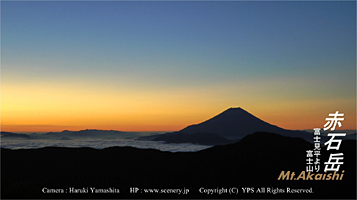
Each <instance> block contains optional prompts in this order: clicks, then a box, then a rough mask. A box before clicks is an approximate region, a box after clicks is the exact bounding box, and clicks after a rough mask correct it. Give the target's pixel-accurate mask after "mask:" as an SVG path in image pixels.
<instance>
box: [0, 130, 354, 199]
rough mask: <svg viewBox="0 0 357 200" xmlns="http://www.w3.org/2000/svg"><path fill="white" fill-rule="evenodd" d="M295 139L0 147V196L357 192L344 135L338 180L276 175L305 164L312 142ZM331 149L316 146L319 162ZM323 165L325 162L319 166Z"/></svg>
mask: <svg viewBox="0 0 357 200" xmlns="http://www.w3.org/2000/svg"><path fill="white" fill-rule="evenodd" d="M313 148H314V146H313V144H310V143H308V142H306V141H304V140H302V139H299V138H290V137H284V136H281V135H277V134H272V133H262V132H258V133H254V134H251V135H248V136H246V137H245V138H243V139H242V140H241V141H239V142H237V143H234V144H229V145H225V146H215V147H212V148H209V149H206V150H202V151H199V152H191V153H171V152H161V151H158V150H152V149H136V148H131V147H111V148H106V149H102V150H97V149H92V148H55V147H47V148H41V149H30V150H8V149H1V161H2V165H1V167H2V170H1V197H2V198H45V199H50V198H57V199H58V198H59V199H62V198H72V199H78V198H110V199H119V198H131V199H137V198H152V199H158V198H165V199H167V198H170V199H171V198H185V199H192V198H200V199H207V198H213V199H218V198H219V199H221V198H232V199H237V198H243V199H247V198H253V199H259V198H264V199H269V198H273V199H290V198H297V199H318V198H324V199H327V198H328V199H331V198H335V199H347V198H349V199H355V198H356V143H355V141H343V142H342V144H341V147H340V150H339V152H343V153H344V164H343V165H342V166H341V169H340V171H341V170H344V171H345V172H344V177H343V179H342V180H340V181H318V180H306V181H303V180H299V181H287V180H284V181H282V180H277V178H278V177H279V175H280V173H281V171H294V172H295V173H300V172H301V171H305V169H306V150H310V149H313ZM329 154H330V152H327V151H326V150H325V149H322V150H321V157H320V158H321V163H323V162H326V161H327V159H328V156H329ZM322 167H323V166H322ZM43 187H47V188H64V189H66V188H67V189H68V188H69V187H75V188H83V187H96V188H108V187H115V188H119V189H120V191H121V193H120V194H68V193H67V194H43V193H42V192H41V190H42V188H43ZM130 187H138V188H141V189H144V188H187V189H189V190H190V193H189V194H188V195H187V196H183V195H175V194H144V193H140V192H139V193H138V194H130V193H129V191H130ZM201 187H204V188H212V189H215V188H217V187H219V188H221V187H224V188H231V187H237V188H240V193H239V194H238V195H229V194H222V195H218V194H214V195H206V194H201V193H199V189H200V188H201ZM241 187H254V188H255V189H257V188H258V187H265V188H268V187H269V188H284V189H286V187H290V188H295V189H309V188H311V187H312V188H313V191H314V193H312V194H276V195H273V194H267V193H265V194H261V193H254V194H244V193H243V192H242V190H241Z"/></svg>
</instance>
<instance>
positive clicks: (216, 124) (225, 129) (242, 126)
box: [179, 108, 305, 139]
mask: <svg viewBox="0 0 357 200" xmlns="http://www.w3.org/2000/svg"><path fill="white" fill-rule="evenodd" d="M259 131H264V132H271V133H277V134H281V135H285V136H292V137H294V136H297V137H299V136H298V134H304V133H305V132H302V131H291V130H286V129H283V128H280V127H278V126H275V125H271V124H269V123H267V122H265V121H263V120H261V119H259V118H257V117H255V116H254V115H252V114H250V113H249V112H247V111H245V110H244V109H242V108H229V109H228V110H226V111H224V112H222V113H221V114H219V115H217V116H215V117H213V118H211V119H209V120H207V121H205V122H202V123H200V124H195V125H190V126H188V127H186V128H184V129H182V130H180V131H179V132H181V133H188V134H192V133H198V132H207V133H213V134H217V135H219V136H222V137H225V138H228V139H241V138H243V137H245V136H246V135H249V134H252V133H255V132H259Z"/></svg>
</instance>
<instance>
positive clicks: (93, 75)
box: [1, 1, 356, 132]
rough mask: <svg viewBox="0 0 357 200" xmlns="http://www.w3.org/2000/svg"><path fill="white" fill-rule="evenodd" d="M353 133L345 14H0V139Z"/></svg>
mask: <svg viewBox="0 0 357 200" xmlns="http://www.w3.org/2000/svg"><path fill="white" fill-rule="evenodd" d="M230 107H241V108H243V109H245V110H246V111H248V112H250V113H251V114H253V115H255V116H257V117H259V118H260V119H262V120H264V121H266V122H268V123H271V124H274V125H277V126H279V127H282V128H286V129H312V128H315V127H322V126H323V125H324V124H325V118H326V117H328V114H329V113H334V112H335V111H337V110H338V111H340V113H344V114H345V121H344V122H343V123H342V125H343V127H342V128H343V129H356V2H354V1H351V2H346V1H345V2H328V1H323V2H310V1H303V2H288V1H275V2H241V1H237V2H234V1H229V2H214V1H213V2H212V1H197V2H189V1H184V2H160V1H158V2H150V1H149V2H145V1H139V2H122V1H109V2H96V1H82V2H81V1H78V2H72V1H66V2H46V1H39V2H26V1H24V2H6V1H2V2H1V129H2V131H12V132H47V131H62V130H65V129H68V130H80V129H86V128H96V129H113V130H121V131H174V130H180V129H182V128H184V127H186V126H187V125H190V124H196V123H200V122H203V121H205V120H207V119H209V118H211V117H213V116H214V115H217V114H219V113H220V112H223V111H224V110H226V109H228V108H230Z"/></svg>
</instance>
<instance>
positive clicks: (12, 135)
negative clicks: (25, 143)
mask: <svg viewBox="0 0 357 200" xmlns="http://www.w3.org/2000/svg"><path fill="white" fill-rule="evenodd" d="M0 135H1V138H11V139H16V138H21V139H31V137H30V136H29V135H26V134H19V133H12V132H6V131H1V134H0Z"/></svg>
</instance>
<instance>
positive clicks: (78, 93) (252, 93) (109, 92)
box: [1, 82, 356, 132]
mask: <svg viewBox="0 0 357 200" xmlns="http://www.w3.org/2000/svg"><path fill="white" fill-rule="evenodd" d="M261 84H265V85H266V84H276V83H269V82H268V83H267V82H264V83H261ZM24 85H25V84H24ZM24 85H20V84H11V85H7V84H2V87H1V93H2V95H1V130H2V131H9V132H50V131H63V130H72V131H76V130H83V129H103V130H119V131H178V130H181V129H183V128H185V127H186V126H188V125H192V124H198V123H201V122H203V121H206V120H208V119H210V118H212V117H214V116H215V115H217V114H219V113H221V112H223V111H224V110H226V109H228V108H230V107H241V108H243V109H245V110H246V111H248V112H249V113H251V114H253V115H254V116H256V117H258V118H260V119H262V120H263V121H266V122H268V123H270V124H273V125H276V126H279V127H281V128H285V129H291V130H303V129H313V128H316V127H323V125H324V122H325V118H326V117H328V114H329V113H334V112H335V111H336V110H339V111H340V112H341V113H344V114H345V121H344V122H343V127H341V128H342V129H353V130H354V129H356V104H355V98H341V99H338V98H336V99H334V98H331V99H324V101H321V100H320V99H316V100H314V99H309V98H305V97H303V98H300V99H296V98H291V97H289V95H287V94H286V95H284V96H279V97H278V98H277V97H276V96H277V95H276V94H274V92H275V91H265V90H264V89H260V88H259V87H256V86H253V87H254V88H248V87H247V86H246V87H240V86H237V87H234V86H232V87H225V88H224V89H221V88H220V87H219V85H217V86H212V87H209V89H207V88H203V87H202V88H200V87H195V88H190V87H188V88H177V89H175V90H170V89H167V88H159V89H157V88H155V89H152V88H141V89H140V90H139V89H138V88H135V87H131V88H129V87H128V88H115V89H113V88H110V87H104V86H101V85H95V84H93V85H91V84H86V85H82V86H81V85H80V84H77V85H74V84H73V85H71V83H68V84H63V83H61V84H57V83H55V82H50V83H48V84H43V83H42V84H41V83H39V84H33V85H25V86H24ZM99 88H100V89H99ZM102 88H105V89H102ZM222 88H223V87H222ZM257 88H258V89H257ZM232 90H237V91H240V92H241V93H244V94H245V96H243V97H242V96H240V95H239V94H240V92H237V93H235V94H234V95H232V94H231V91H232ZM270 93H272V94H270Z"/></svg>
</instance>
